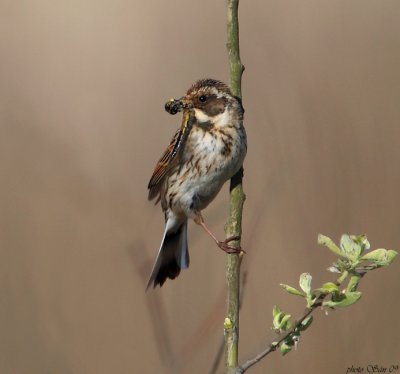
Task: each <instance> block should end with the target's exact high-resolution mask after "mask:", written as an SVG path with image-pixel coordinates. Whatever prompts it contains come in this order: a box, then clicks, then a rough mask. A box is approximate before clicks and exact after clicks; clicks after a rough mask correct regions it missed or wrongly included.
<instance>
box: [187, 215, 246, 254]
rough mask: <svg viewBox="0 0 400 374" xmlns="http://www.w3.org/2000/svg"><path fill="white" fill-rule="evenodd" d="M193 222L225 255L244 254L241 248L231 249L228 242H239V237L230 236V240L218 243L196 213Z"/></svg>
mask: <svg viewBox="0 0 400 374" xmlns="http://www.w3.org/2000/svg"><path fill="white" fill-rule="evenodd" d="M194 222H195V223H197V224H198V225H199V226H201V227H202V228H203V229H204V231H205V232H206V233H207V234H208V235H209V236H210V237H211V238H212V239H213V240H214V242H215V243H216V244H217V246H218V247H219V248H221V249H222V250H223V251H224V252H226V253H240V252H244V251H243V250H242V248H240V247H239V248H235V247H231V246H230V245H229V243H230V242H232V241H234V240H239V239H240V236H232V237H230V238H227V239H225V240H224V241H220V240H218V239H217V237H216V236H215V235H214V234H213V233H212V232H211V230H210V229H209V228H208V227H207V226H206V224H205V223H204V219H203V217H202V215H201V214H200V213H198V214H197V215H196V217H195V218H194Z"/></svg>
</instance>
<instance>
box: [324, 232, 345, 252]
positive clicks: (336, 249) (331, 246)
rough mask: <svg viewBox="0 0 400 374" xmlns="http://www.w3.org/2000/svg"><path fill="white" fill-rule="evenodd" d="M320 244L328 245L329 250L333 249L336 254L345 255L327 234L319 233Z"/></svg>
mask: <svg viewBox="0 0 400 374" xmlns="http://www.w3.org/2000/svg"><path fill="white" fill-rule="evenodd" d="M318 244H319V245H324V246H325V247H328V248H329V250H331V251H332V252H333V253H334V254H335V255H338V256H344V254H343V253H342V251H341V250H340V248H339V247H338V246H337V245H336V244H335V243H334V242H333V240H332V239H331V238H328V237H327V236H325V235H322V234H319V235H318Z"/></svg>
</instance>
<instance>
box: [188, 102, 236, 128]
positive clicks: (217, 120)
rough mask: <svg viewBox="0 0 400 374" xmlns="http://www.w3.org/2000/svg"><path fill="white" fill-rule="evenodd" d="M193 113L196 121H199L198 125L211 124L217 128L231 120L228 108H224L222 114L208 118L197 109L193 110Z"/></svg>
mask: <svg viewBox="0 0 400 374" xmlns="http://www.w3.org/2000/svg"><path fill="white" fill-rule="evenodd" d="M194 113H195V116H196V119H197V121H199V122H200V123H204V122H211V123H213V124H215V125H218V126H225V125H227V124H228V123H230V119H231V118H230V115H229V108H228V107H226V108H225V110H224V111H223V112H222V113H220V114H217V115H216V116H214V117H210V116H209V115H207V114H206V113H204V112H203V111H202V110H201V109H197V108H195V110H194Z"/></svg>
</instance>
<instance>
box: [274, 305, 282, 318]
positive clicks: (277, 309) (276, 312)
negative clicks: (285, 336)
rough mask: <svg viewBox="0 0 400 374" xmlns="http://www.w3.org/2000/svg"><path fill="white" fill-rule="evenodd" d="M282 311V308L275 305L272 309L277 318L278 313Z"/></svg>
mask: <svg viewBox="0 0 400 374" xmlns="http://www.w3.org/2000/svg"><path fill="white" fill-rule="evenodd" d="M280 312H281V310H280V309H279V308H278V307H277V306H276V305H274V307H273V309H272V317H273V318H275V317H276V316H277V314H279V313H280Z"/></svg>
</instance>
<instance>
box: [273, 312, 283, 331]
mask: <svg viewBox="0 0 400 374" xmlns="http://www.w3.org/2000/svg"><path fill="white" fill-rule="evenodd" d="M284 316H285V313H283V312H279V313H278V314H277V315H276V316H275V317H274V319H273V321H272V324H273V326H274V329H275V330H279V329H280V328H281V320H282V318H283V317H284Z"/></svg>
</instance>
